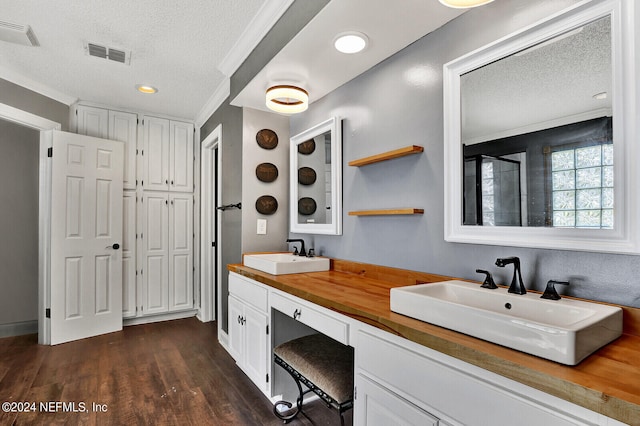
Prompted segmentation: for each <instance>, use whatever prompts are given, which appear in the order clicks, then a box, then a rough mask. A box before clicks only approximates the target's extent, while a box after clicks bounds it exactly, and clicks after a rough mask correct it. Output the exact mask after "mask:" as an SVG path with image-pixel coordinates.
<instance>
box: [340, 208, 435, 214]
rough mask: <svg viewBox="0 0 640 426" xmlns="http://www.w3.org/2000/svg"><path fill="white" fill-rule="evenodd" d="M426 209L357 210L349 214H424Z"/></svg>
mask: <svg viewBox="0 0 640 426" xmlns="http://www.w3.org/2000/svg"><path fill="white" fill-rule="evenodd" d="M423 213H424V209H411V208H408V209H383V210H357V211H352V212H349V216H384V215H409V214H423Z"/></svg>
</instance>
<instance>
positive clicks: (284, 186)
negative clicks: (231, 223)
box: [242, 108, 289, 253]
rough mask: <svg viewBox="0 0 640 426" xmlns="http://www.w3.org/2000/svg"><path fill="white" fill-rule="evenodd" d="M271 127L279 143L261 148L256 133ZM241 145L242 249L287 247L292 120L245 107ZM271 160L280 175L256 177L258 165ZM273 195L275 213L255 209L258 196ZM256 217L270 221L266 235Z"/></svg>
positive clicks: (263, 249) (282, 248) (244, 250)
mask: <svg viewBox="0 0 640 426" xmlns="http://www.w3.org/2000/svg"><path fill="white" fill-rule="evenodd" d="M261 129H271V130H273V131H274V132H275V133H276V135H278V146H276V147H275V148H274V149H270V150H267V149H264V148H261V147H260V146H259V145H258V144H257V143H256V133H258V132H259V131H260V130H261ZM242 140H243V148H242V207H243V209H242V252H243V253H248V252H256V251H270V250H277V249H281V250H286V248H287V244H286V242H285V240H286V239H287V236H288V235H289V221H288V219H289V212H288V207H289V119H288V118H287V117H284V116H282V115H278V114H271V113H268V112H263V111H258V110H255V109H252V108H245V109H244V115H243V136H242ZM265 162H266V163H272V164H274V165H275V166H276V167H277V168H278V178H277V179H276V180H275V181H273V182H268V183H266V182H261V181H259V180H258V178H257V177H256V166H257V165H258V164H260V163H265ZM262 195H271V196H272V197H274V198H275V199H276V200H277V201H278V209H277V210H276V212H275V213H274V214H272V215H263V214H260V213H258V212H257V211H256V208H255V204H256V200H257V199H258V197H260V196H262ZM257 219H265V220H266V221H267V234H266V235H257V233H256V231H257Z"/></svg>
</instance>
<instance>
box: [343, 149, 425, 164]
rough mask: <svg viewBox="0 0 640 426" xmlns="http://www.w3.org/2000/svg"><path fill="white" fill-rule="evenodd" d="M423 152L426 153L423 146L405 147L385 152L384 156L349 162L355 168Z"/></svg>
mask: <svg viewBox="0 0 640 426" xmlns="http://www.w3.org/2000/svg"><path fill="white" fill-rule="evenodd" d="M422 151H424V148H423V147H421V146H418V145H409V146H405V147H404V148H400V149H394V150H393V151H388V152H383V153H382V154H376V155H372V156H371V157H365V158H360V159H358V160H353V161H349V165H350V166H355V167H360V166H366V165H367V164H373V163H378V162H380V161H385V160H391V159H393V158H399V157H404V156H405V155H412V154H418V153H420V152H422Z"/></svg>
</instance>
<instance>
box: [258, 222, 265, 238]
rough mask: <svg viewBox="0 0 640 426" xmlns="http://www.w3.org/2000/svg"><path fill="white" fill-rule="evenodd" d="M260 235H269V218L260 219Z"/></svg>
mask: <svg viewBox="0 0 640 426" xmlns="http://www.w3.org/2000/svg"><path fill="white" fill-rule="evenodd" d="M257 232H258V235H267V219H258V231H257Z"/></svg>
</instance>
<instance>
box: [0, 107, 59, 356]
mask: <svg viewBox="0 0 640 426" xmlns="http://www.w3.org/2000/svg"><path fill="white" fill-rule="evenodd" d="M0 119H3V120H6V121H9V122H12V123H14V124H17V125H20V126H24V127H28V128H30V129H34V130H36V131H38V132H40V136H39V148H38V151H39V156H38V158H39V165H38V188H39V189H38V307H37V309H38V315H37V316H38V343H39V344H48V342H49V339H50V336H49V323H48V322H47V321H48V319H47V318H46V315H45V308H46V306H47V303H48V302H49V299H48V297H49V294H47V288H46V283H47V282H48V271H49V258H48V254H49V238H48V235H49V229H50V221H49V214H48V211H49V207H48V206H49V203H50V202H51V194H50V192H49V191H48V190H47V182H48V181H49V179H50V175H51V169H50V164H49V162H48V161H47V149H48V148H49V147H50V146H51V140H50V135H47V132H45V131H47V130H61V129H62V125H61V124H60V123H56V122H54V121H51V120H47V119H46V118H42V117H39V116H37V115H34V114H31V113H28V112H26V111H22V110H20V109H17V108H14V107H12V106H9V105H6V104H2V103H0Z"/></svg>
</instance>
